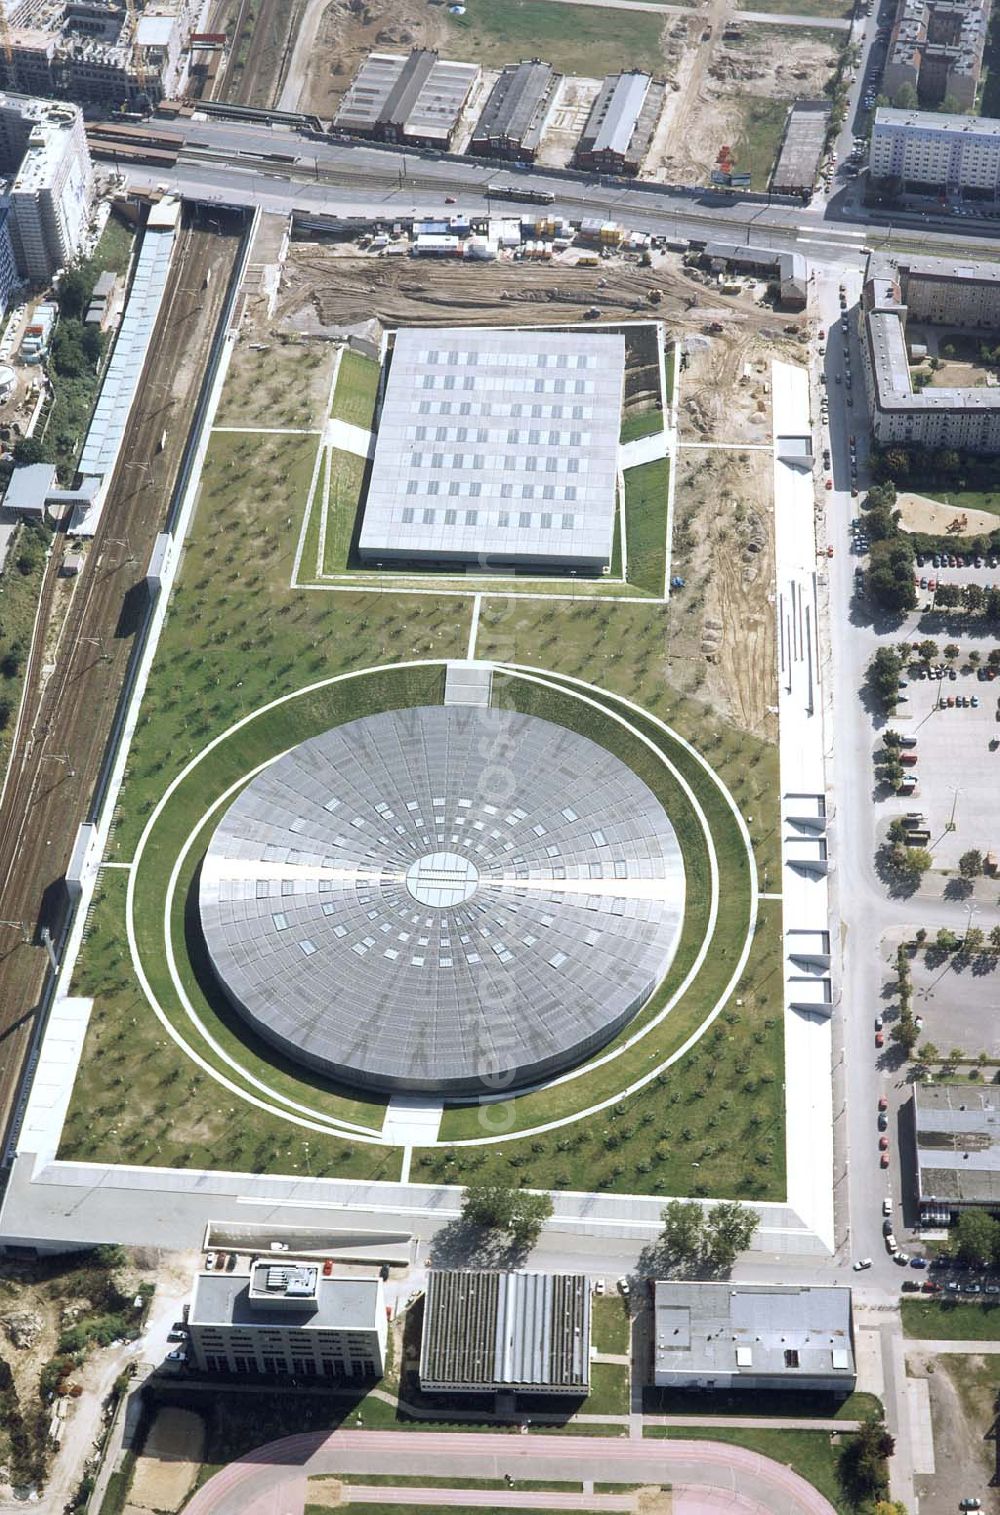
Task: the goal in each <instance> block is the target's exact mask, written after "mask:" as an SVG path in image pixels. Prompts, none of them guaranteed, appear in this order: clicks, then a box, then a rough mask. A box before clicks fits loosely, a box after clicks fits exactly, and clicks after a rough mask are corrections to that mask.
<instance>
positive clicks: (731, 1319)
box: [653, 1280, 856, 1396]
mask: <svg viewBox="0 0 1000 1515" xmlns="http://www.w3.org/2000/svg"><path fill="white" fill-rule="evenodd" d="M855 1377H856V1371H855V1362H854V1325H853V1317H852V1312H851V1291H850V1289H845V1288H839V1287H830V1286H828V1285H819V1286H815V1287H813V1286H799V1285H795V1284H792V1285H784V1284H733V1283H675V1282H673V1281H672V1280H671V1281H667V1282H664V1281H662V1280H661V1281H658V1282H657V1283H656V1285H655V1289H654V1332H653V1383H654V1384H655V1385H656V1387H657V1388H664V1389H760V1390H767V1389H786V1390H787V1389H793V1390H799V1391H810V1392H820V1393H831V1392H832V1393H838V1394H843V1395H845V1396H846V1395H848V1394H851V1393H853V1391H854V1384H855Z"/></svg>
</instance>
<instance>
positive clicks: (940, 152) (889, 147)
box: [868, 109, 1000, 202]
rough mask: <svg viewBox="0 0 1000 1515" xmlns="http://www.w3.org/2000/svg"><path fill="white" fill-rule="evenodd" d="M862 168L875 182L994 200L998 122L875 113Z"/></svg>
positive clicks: (999, 194) (998, 190) (998, 176)
mask: <svg viewBox="0 0 1000 1515" xmlns="http://www.w3.org/2000/svg"><path fill="white" fill-rule="evenodd" d="M868 166H869V172H870V173H871V176H872V179H873V180H874V181H876V182H877V183H883V184H884V183H885V182H886V181H893V182H894V183H895V184H898V185H901V186H902V188H904V189H908V190H913V191H915V192H917V193H922V192H923V193H932V192H933V193H935V194H937V193H941V194H948V195H957V194H968V195H971V196H972V197H973V198H975V199H978V200H986V201H989V202H994V201H996V200H997V199H998V198H1000V121H998V120H994V119H993V118H992V117H989V116H948V115H940V114H938V113H937V112H935V111H921V110H889V109H882V110H877V111H876V112H875V124H874V126H873V128H872V139H871V151H870V155H869V160H868Z"/></svg>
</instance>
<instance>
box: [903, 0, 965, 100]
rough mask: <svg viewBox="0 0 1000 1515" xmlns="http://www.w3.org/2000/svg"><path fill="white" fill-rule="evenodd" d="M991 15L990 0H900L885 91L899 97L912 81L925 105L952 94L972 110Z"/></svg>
mask: <svg viewBox="0 0 1000 1515" xmlns="http://www.w3.org/2000/svg"><path fill="white" fill-rule="evenodd" d="M989 19H990V4H989V0H901V3H900V6H899V10H898V12H897V15H896V22H895V25H894V27H893V31H892V36H891V37H890V40H889V51H888V56H887V58H886V65H885V72H884V75H883V79H882V87H883V89H884V91H885V93H886V94H887V95H888V96H889V97H890V99H894V98H895V96H896V94H897V93H898V91H899V90H900V89H902V88H903V86H904V85H909V86H910V87H911V88H913V89H915V90H916V91H917V94H918V96H919V98H920V103H921V105H927V106H934V105H940V104H941V102H942V101H943V100H946V99H949V98H950V99H951V100H953V101H954V102H955V104H956V105H958V106H959V107H960V108H961V109H962V110H971V109H972V108H973V106H974V105H975V102H976V91H977V89H978V87H979V79H980V75H981V74H982V69H983V50H984V48H985V46H986V33H987V30H988V27H989Z"/></svg>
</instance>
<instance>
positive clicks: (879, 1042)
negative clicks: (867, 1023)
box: [875, 1031, 885, 1051]
mask: <svg viewBox="0 0 1000 1515" xmlns="http://www.w3.org/2000/svg"><path fill="white" fill-rule="evenodd" d="M875 1046H876V1047H877V1048H878V1049H879V1051H881V1050H882V1048H883V1047H884V1046H885V1037H884V1036H883V1035H882V1033H881V1031H876V1032H875Z"/></svg>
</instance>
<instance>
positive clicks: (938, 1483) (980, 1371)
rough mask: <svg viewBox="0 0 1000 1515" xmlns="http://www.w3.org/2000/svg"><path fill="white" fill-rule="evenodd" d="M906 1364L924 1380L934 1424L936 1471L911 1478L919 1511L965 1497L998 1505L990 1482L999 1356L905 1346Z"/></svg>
mask: <svg viewBox="0 0 1000 1515" xmlns="http://www.w3.org/2000/svg"><path fill="white" fill-rule="evenodd" d="M914 1347H916V1344H914ZM907 1369H908V1373H909V1376H910V1377H911V1378H922V1379H925V1380H926V1382H927V1385H928V1389H929V1392H930V1402H931V1424H932V1426H933V1430H934V1463H935V1467H936V1470H937V1471H936V1472H935V1473H933V1474H929V1473H928V1474H918V1475H917V1477H916V1479H915V1487H916V1492H917V1495H918V1497H919V1500H920V1515H950V1512H951V1511H953V1510H954V1509H955V1508H956V1507H957V1502H958V1500H959V1499H962V1498H967V1497H973V1498H976V1497H978V1498H980V1499H981V1500H982V1502H983V1509H984V1511H987V1510H993V1511H997V1510H1000V1494H998V1491H997V1490H996V1489H995V1488H991V1487H990V1486H991V1484H992V1483H993V1480H994V1475H995V1472H996V1442H995V1440H994V1429H993V1428H994V1424H995V1420H996V1399H997V1394H998V1392H1000V1358H998V1357H986V1356H984V1357H976V1356H975V1355H974V1354H972V1353H969V1354H964V1353H963V1355H962V1356H961V1357H949V1356H940V1355H931V1354H930V1353H928V1354H927V1355H926V1356H924V1355H922V1354H921V1353H920V1352H919V1350H915V1349H913V1350H909V1351H908V1352H907Z"/></svg>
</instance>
